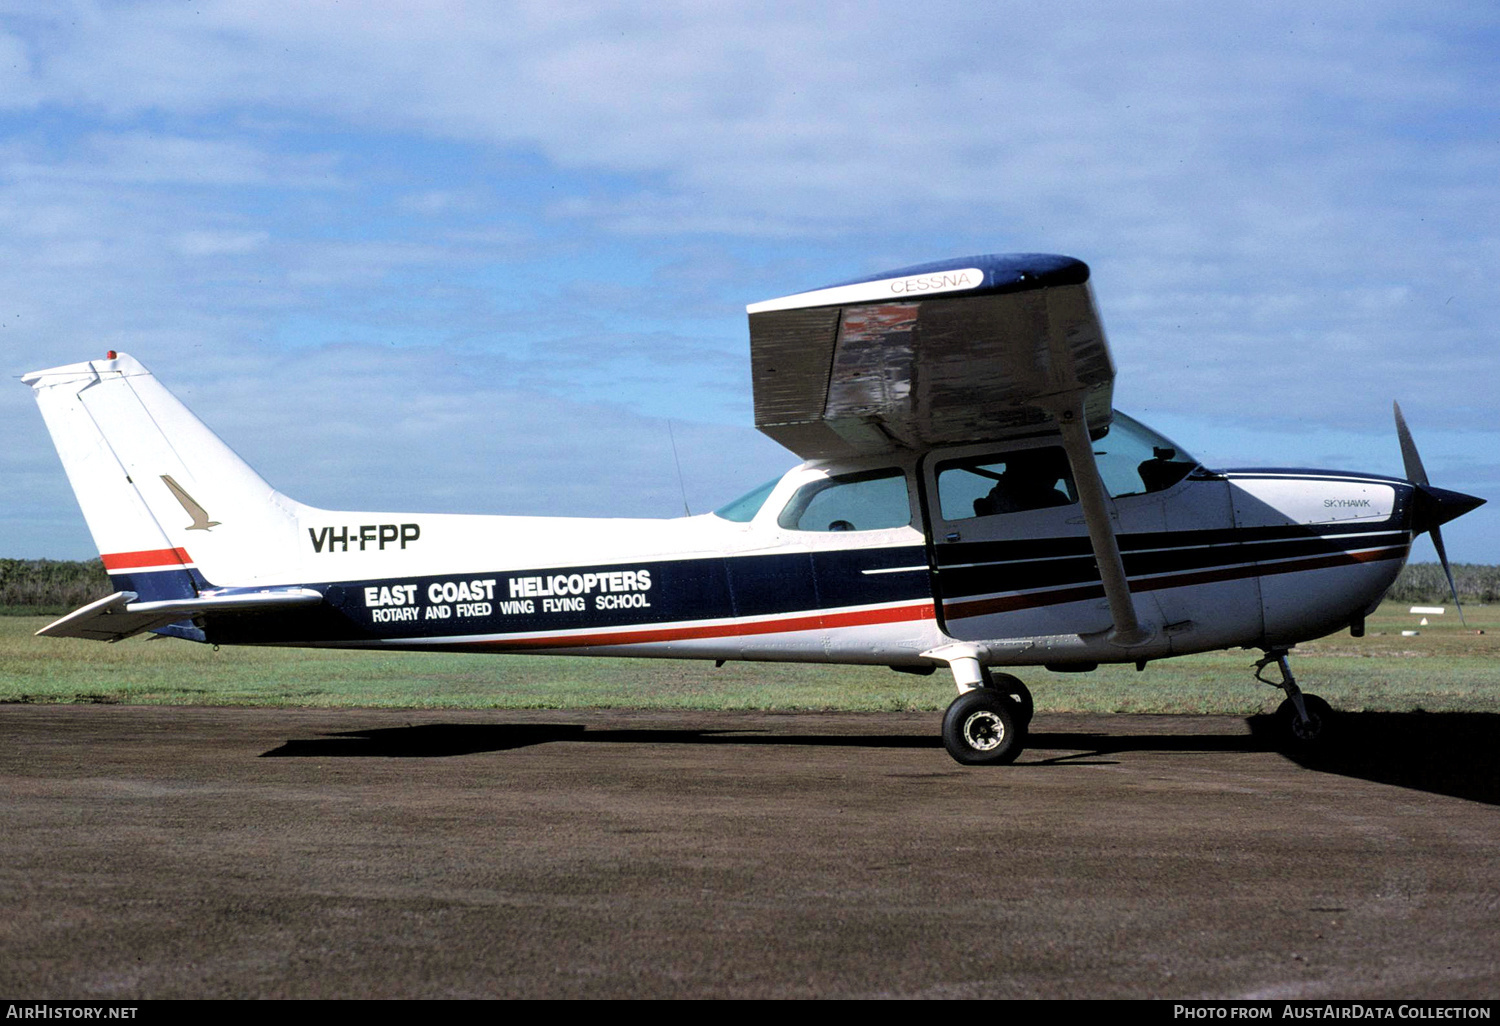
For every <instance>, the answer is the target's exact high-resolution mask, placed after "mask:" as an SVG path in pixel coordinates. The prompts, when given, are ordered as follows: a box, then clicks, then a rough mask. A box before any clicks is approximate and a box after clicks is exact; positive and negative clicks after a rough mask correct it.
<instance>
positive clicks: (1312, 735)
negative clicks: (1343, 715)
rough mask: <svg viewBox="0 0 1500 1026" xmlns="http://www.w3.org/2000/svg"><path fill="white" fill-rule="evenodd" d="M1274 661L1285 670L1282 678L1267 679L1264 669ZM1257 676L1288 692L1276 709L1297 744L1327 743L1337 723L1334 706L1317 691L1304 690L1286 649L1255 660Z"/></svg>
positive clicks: (1287, 734)
mask: <svg viewBox="0 0 1500 1026" xmlns="http://www.w3.org/2000/svg"><path fill="white" fill-rule="evenodd" d="M1271 663H1275V664H1276V665H1277V668H1278V669H1280V670H1281V680H1279V681H1277V680H1267V679H1266V678H1265V676H1263V671H1264V670H1265V668H1266V667H1267V666H1269V665H1270V664H1271ZM1255 679H1256V680H1258V681H1260V682H1261V683H1262V684H1269V685H1271V686H1272V687H1273V688H1280V689H1281V690H1282V691H1285V692H1286V700H1285V701H1283V702H1282V703H1281V705H1280V707H1279V708H1277V710H1276V720H1277V722H1278V723H1279V724H1280V725H1281V729H1282V732H1283V736H1285V737H1286V738H1287V739H1288V740H1289V741H1290V742H1291V744H1292V745H1293V747H1295V748H1298V749H1301V750H1307V749H1311V748H1315V747H1319V746H1322V745H1324V744H1326V743H1327V741H1328V737H1329V735H1330V734H1331V733H1332V728H1333V725H1334V712H1333V707H1332V706H1330V705H1329V704H1328V703H1327V702H1325V701H1323V699H1321V698H1319V697H1318V696H1317V695H1307V694H1303V693H1302V689H1301V688H1299V687H1297V680H1296V678H1295V677H1293V676H1292V668H1291V666H1290V665H1289V664H1288V663H1287V651H1286V650H1285V649H1278V650H1276V651H1272V652H1267V653H1266V657H1265V658H1264V659H1261V660H1259V661H1258V662H1257V663H1256V664H1255Z"/></svg>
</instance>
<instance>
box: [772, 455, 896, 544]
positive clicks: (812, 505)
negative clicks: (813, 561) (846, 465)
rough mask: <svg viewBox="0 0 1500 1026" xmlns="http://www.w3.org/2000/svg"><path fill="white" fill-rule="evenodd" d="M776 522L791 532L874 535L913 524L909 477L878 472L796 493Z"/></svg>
mask: <svg viewBox="0 0 1500 1026" xmlns="http://www.w3.org/2000/svg"><path fill="white" fill-rule="evenodd" d="M776 522H777V523H778V524H780V525H781V526H782V527H785V528H787V529H788V530H792V531H875V530H879V529H881V528H885V527H905V526H906V525H907V524H909V523H911V501H910V500H909V499H908V498H907V494H906V475H905V474H904V473H902V472H901V471H900V470H875V471H868V472H866V473H863V474H845V475H843V476H840V477H830V478H827V479H826V480H823V481H813V482H812V483H810V484H806V485H803V486H802V487H801V488H799V489H797V494H796V495H793V496H792V501H791V502H789V503H787V505H786V509H784V510H782V511H781V516H780V517H778V518H777V519H776Z"/></svg>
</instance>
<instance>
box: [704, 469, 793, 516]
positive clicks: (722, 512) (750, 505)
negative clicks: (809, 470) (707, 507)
mask: <svg viewBox="0 0 1500 1026" xmlns="http://www.w3.org/2000/svg"><path fill="white" fill-rule="evenodd" d="M780 481H781V478H779V477H773V478H771V480H769V481H767V482H766V483H765V484H763V485H761V486H760V487H759V488H756V489H755V490H754V491H752V492H746V493H745V494H744V495H741V496H740V497H739V498H738V499H735V500H734V501H733V502H726V503H725V504H724V505H722V506H720V507H719V508H718V509H716V510H714V516H716V517H723V518H724V519H725V520H733V521H734V522H735V523H736V524H748V523H749V522H750V521H752V520H754V519H755V514H757V513H759V512H760V508H761V507H762V506H764V505H765V504H766V499H767V498H769V497H770V495H771V490H772V489H773V488H775V487H776V485H777V484H779V483H780Z"/></svg>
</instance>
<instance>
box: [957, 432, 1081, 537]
mask: <svg viewBox="0 0 1500 1026" xmlns="http://www.w3.org/2000/svg"><path fill="white" fill-rule="evenodd" d="M937 482H938V508H939V509H941V510H942V514H943V519H944V520H946V521H949V522H952V521H955V520H969V519H972V518H973V517H988V516H994V515H996V514H998V513H1020V512H1023V511H1025V510H1029V509H1046V508H1047V507H1049V506H1070V505H1072V504H1073V503H1075V502H1077V501H1078V492H1077V490H1076V489H1075V488H1074V486H1073V474H1072V472H1071V471H1070V470H1069V468H1068V455H1067V453H1065V452H1064V451H1063V450H1062V448H1061V447H1060V446H1048V447H1047V448H1044V449H1020V450H1017V451H1015V452H1007V453H1000V454H996V455H987V456H971V457H969V458H967V459H962V460H950V461H948V462H946V463H939V464H938V469H937Z"/></svg>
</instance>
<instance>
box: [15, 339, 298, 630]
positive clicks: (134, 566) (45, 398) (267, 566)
mask: <svg viewBox="0 0 1500 1026" xmlns="http://www.w3.org/2000/svg"><path fill="white" fill-rule="evenodd" d="M21 380H22V381H24V382H25V383H26V384H28V385H30V386H31V387H32V390H33V392H34V394H35V395H36V400H37V404H38V405H39V406H40V407H41V411H42V416H43V418H44V419H45V420H46V422H47V429H48V431H50V432H51V434H52V441H53V444H54V445H56V446H57V453H58V455H59V456H60V457H61V458H62V462H63V467H64V468H65V469H66V470H67V473H68V480H69V482H70V483H71V484H72V485H73V492H74V494H75V495H77V497H78V504H79V505H80V506H81V507H82V508H83V515H84V518H85V519H86V520H87V521H88V525H89V531H90V532H91V533H92V534H93V536H94V542H95V544H96V545H98V547H99V554H100V556H101V557H102V558H103V560H104V566H105V569H107V570H108V571H109V572H110V574H111V576H112V577H113V578H114V579H115V582H116V586H117V587H120V588H122V589H123V590H129V591H135V592H138V593H139V594H140V595H141V598H142V599H143V600H145V599H147V598H148V597H149V598H171V597H178V596H181V595H188V594H193V593H194V590H193V589H194V588H195V587H196V586H201V585H203V583H204V580H205V579H206V580H207V581H209V582H212V583H213V584H215V585H251V584H258V583H276V582H277V581H278V579H281V578H282V575H284V574H286V573H288V572H289V571H290V570H291V568H292V566H293V561H294V558H295V553H296V529H297V512H298V505H297V503H295V502H293V501H291V500H290V499H288V498H287V497H286V496H284V495H281V494H280V493H279V492H277V491H275V490H274V489H272V488H271V486H270V485H268V484H266V482H265V481H263V480H262V479H261V478H260V475H258V474H256V473H255V471H254V470H251V469H250V467H249V466H248V465H247V464H246V463H245V462H244V460H242V459H240V458H239V456H237V455H236V454H235V453H234V451H233V450H232V449H230V448H229V447H228V446H227V445H225V444H224V443H223V442H222V441H221V440H220V439H219V437H218V436H217V435H215V434H214V433H213V432H212V431H210V430H209V429H208V428H207V427H206V426H204V424H203V422H202V421H200V420H199V419H198V418H197V417H195V416H193V414H192V413H191V412H190V411H189V410H188V408H187V407H186V406H183V405H182V403H181V402H179V401H178V400H177V398H176V397H175V396H173V395H172V394H171V393H170V392H168V391H167V390H166V389H165V388H163V387H162V386H161V384H160V383H159V382H158V381H157V380H156V378H155V377H154V376H153V375H152V374H151V372H150V371H148V370H147V369H146V368H145V367H143V366H141V364H139V363H138V362H136V361H135V360H134V359H132V358H131V357H129V356H127V355H125V354H124V353H120V354H113V353H111V354H110V358H109V359H104V360H91V361H89V362H87V363H75V364H70V365H68V366H66V367H54V368H52V369H51V370H43V371H32V372H31V373H29V374H26V375H23V376H22V378H21ZM195 567H196V570H197V571H201V576H199V575H198V574H197V573H195V572H194V568H195ZM185 589H186V590H185Z"/></svg>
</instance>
